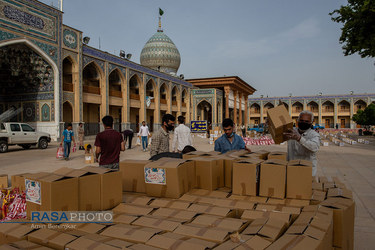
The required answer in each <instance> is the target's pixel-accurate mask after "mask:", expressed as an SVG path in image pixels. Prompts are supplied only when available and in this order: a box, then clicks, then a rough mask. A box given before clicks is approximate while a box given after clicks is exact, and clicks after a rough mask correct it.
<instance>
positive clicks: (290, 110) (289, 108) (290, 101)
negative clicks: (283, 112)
mask: <svg viewBox="0 0 375 250" xmlns="http://www.w3.org/2000/svg"><path fill="white" fill-rule="evenodd" d="M288 111H289V115H290V116H292V99H291V98H289V105H288Z"/></svg>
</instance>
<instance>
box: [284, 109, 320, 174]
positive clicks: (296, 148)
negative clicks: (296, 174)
mask: <svg viewBox="0 0 375 250" xmlns="http://www.w3.org/2000/svg"><path fill="white" fill-rule="evenodd" d="M313 121H314V114H313V113H311V112H310V111H302V112H301V113H300V114H299V117H298V128H293V129H289V130H288V132H287V133H284V135H285V137H286V139H287V140H288V157H287V160H288V161H290V160H308V161H311V162H312V165H313V169H312V175H313V176H315V175H316V170H317V163H318V161H317V159H316V152H317V151H318V150H319V146H320V136H319V134H318V133H317V132H315V131H314V130H313V129H311V128H312V123H313Z"/></svg>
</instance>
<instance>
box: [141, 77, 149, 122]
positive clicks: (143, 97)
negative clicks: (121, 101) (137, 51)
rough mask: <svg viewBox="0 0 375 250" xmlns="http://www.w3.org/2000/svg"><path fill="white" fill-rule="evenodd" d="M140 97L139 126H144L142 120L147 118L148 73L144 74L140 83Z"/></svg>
mask: <svg viewBox="0 0 375 250" xmlns="http://www.w3.org/2000/svg"><path fill="white" fill-rule="evenodd" d="M139 99H140V101H141V108H140V109H139V127H141V126H142V121H146V120H147V110H146V109H147V106H146V74H144V73H143V74H142V82H141V83H140V84H139Z"/></svg>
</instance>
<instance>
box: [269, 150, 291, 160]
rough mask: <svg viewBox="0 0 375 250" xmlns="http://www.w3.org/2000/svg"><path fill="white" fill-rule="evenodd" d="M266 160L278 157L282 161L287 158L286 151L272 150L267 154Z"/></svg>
mask: <svg viewBox="0 0 375 250" xmlns="http://www.w3.org/2000/svg"><path fill="white" fill-rule="evenodd" d="M267 159H268V160H273V159H278V160H282V161H286V160H287V153H286V152H283V151H273V152H270V153H269V154H268V157H267Z"/></svg>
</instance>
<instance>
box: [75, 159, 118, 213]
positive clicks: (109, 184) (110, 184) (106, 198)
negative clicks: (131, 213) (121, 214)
mask: <svg viewBox="0 0 375 250" xmlns="http://www.w3.org/2000/svg"><path fill="white" fill-rule="evenodd" d="M82 170H85V171H88V172H90V173H96V174H98V175H99V176H100V210H108V209H112V208H114V207H115V206H117V205H118V204H120V203H121V201H122V192H121V190H122V188H121V186H122V183H121V172H119V171H114V170H111V169H107V168H100V167H89V166H88V167H84V168H82Z"/></svg>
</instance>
